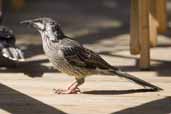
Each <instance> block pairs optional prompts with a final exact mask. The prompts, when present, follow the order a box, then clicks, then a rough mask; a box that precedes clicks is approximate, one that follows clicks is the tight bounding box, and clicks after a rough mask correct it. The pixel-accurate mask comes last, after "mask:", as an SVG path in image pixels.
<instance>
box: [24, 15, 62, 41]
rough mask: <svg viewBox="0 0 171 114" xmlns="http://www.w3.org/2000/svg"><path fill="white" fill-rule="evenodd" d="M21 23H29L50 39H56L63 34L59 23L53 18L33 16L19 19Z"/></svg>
mask: <svg viewBox="0 0 171 114" xmlns="http://www.w3.org/2000/svg"><path fill="white" fill-rule="evenodd" d="M21 24H27V25H31V26H32V27H33V28H35V29H36V30H38V31H39V32H40V33H41V34H43V35H46V36H47V37H48V38H49V39H50V40H52V41H56V40H58V39H61V38H62V37H63V36H64V34H63V32H62V30H61V27H60V25H59V24H58V23H57V22H56V21H55V20H53V19H51V18H48V17H41V18H35V19H30V20H24V21H21Z"/></svg>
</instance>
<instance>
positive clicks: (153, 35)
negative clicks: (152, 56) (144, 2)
mask: <svg viewBox="0 0 171 114" xmlns="http://www.w3.org/2000/svg"><path fill="white" fill-rule="evenodd" d="M157 1H159V0H149V2H150V13H149V20H150V26H149V29H150V46H151V47H155V46H156V45H157V28H158V26H159V23H158V20H157V18H156V14H157V13H156V5H155V4H156V2H157Z"/></svg>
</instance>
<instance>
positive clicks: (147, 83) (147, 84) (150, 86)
mask: <svg viewBox="0 0 171 114" xmlns="http://www.w3.org/2000/svg"><path fill="white" fill-rule="evenodd" d="M112 73H114V74H116V75H118V76H119V77H122V78H126V79H128V80H131V81H133V82H135V83H137V84H139V85H141V86H143V87H149V88H151V89H152V90H153V91H160V90H163V89H162V88H160V87H157V86H155V85H153V84H151V83H149V82H146V81H144V80H142V79H139V78H137V77H135V76H133V75H130V74H128V73H125V72H122V71H121V70H112Z"/></svg>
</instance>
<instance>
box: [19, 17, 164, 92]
mask: <svg viewBox="0 0 171 114" xmlns="http://www.w3.org/2000/svg"><path fill="white" fill-rule="evenodd" d="M22 23H24V24H31V25H32V26H33V27H34V28H36V29H37V30H38V31H39V32H40V34H41V36H42V42H43V49H44V51H45V54H46V55H47V56H48V58H49V60H50V62H51V63H52V64H53V66H54V67H55V68H57V69H58V70H59V71H61V72H63V73H66V74H68V75H71V76H74V77H75V79H76V82H74V83H72V84H71V85H70V86H69V87H68V88H67V89H66V90H56V92H57V93H59V94H64V93H77V92H79V89H78V86H79V85H81V84H82V83H83V82H84V79H85V77H86V76H89V75H93V74H110V75H114V74H116V75H118V76H119V77H124V78H126V79H128V80H132V81H134V82H135V83H137V84H139V85H141V86H145V87H149V88H152V89H154V90H161V88H159V87H157V86H155V85H152V84H150V83H148V82H145V81H144V80H141V79H139V78H136V77H135V76H132V75H130V74H127V73H124V72H122V71H121V70H119V69H118V68H116V67H113V66H111V65H110V64H108V63H107V62H106V61H105V60H104V59H103V58H101V57H100V56H99V55H98V54H97V53H95V52H93V51H91V50H89V49H87V48H85V47H83V46H82V45H81V44H80V43H79V42H77V41H75V40H73V39H71V38H69V37H67V36H65V35H64V33H63V32H62V30H61V28H60V26H59V24H58V23H56V22H55V21H54V20H53V19H51V18H37V19H32V20H26V21H23V22H22Z"/></svg>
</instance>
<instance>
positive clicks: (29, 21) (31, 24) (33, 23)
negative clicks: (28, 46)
mask: <svg viewBox="0 0 171 114" xmlns="http://www.w3.org/2000/svg"><path fill="white" fill-rule="evenodd" d="M20 24H25V25H30V26H31V27H33V28H36V29H39V28H38V26H37V25H36V24H35V22H34V20H24V21H21V22H20Z"/></svg>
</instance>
